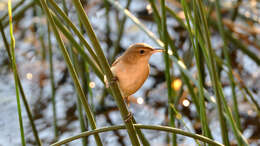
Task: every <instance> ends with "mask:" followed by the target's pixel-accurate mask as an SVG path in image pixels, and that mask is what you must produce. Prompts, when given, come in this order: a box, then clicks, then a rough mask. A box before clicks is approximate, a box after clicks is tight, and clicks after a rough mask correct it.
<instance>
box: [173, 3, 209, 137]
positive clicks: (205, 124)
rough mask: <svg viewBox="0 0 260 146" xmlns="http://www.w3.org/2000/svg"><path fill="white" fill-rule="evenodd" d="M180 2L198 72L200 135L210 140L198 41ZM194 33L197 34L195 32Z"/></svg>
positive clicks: (186, 7)
mask: <svg viewBox="0 0 260 146" xmlns="http://www.w3.org/2000/svg"><path fill="white" fill-rule="evenodd" d="M181 2H182V6H183V9H184V14H185V18H186V22H187V26H186V27H185V28H186V29H187V30H188V32H189V35H190V41H191V43H192V46H193V49H194V54H195V59H196V68H197V71H198V88H199V97H200V99H199V113H200V121H201V125H202V134H203V135H205V136H207V137H210V138H212V136H211V134H210V129H209V127H208V122H207V116H206V115H207V114H206V106H205V97H204V91H203V79H202V71H201V68H200V66H203V64H201V61H200V57H199V48H198V47H199V45H198V40H197V38H196V37H195V36H194V35H193V33H192V29H191V26H190V20H189V19H190V18H191V17H192V15H191V12H190V10H189V8H188V6H187V4H186V2H185V1H181ZM169 10H170V9H169ZM171 13H174V12H173V11H172V12H171ZM176 16H177V15H176ZM179 20H180V19H179ZM194 21H196V17H195V20H194ZM182 23H183V22H182V21H181V24H182ZM183 24H184V23H183ZM195 27H196V23H195ZM195 33H197V31H195ZM194 39H195V40H194Z"/></svg>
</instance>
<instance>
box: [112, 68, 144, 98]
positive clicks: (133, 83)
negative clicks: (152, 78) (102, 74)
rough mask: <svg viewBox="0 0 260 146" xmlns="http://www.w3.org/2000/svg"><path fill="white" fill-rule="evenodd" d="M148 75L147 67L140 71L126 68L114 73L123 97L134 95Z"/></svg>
mask: <svg viewBox="0 0 260 146" xmlns="http://www.w3.org/2000/svg"><path fill="white" fill-rule="evenodd" d="M148 75H149V66H146V67H145V68H142V69H135V68H132V69H130V68H128V69H127V70H126V69H123V70H120V72H116V76H117V78H118V80H119V86H120V89H121V92H122V93H123V96H124V97H128V96H130V95H132V94H134V93H135V92H136V91H137V90H138V89H139V88H141V86H142V85H143V84H144V82H145V80H146V79H147V77H148Z"/></svg>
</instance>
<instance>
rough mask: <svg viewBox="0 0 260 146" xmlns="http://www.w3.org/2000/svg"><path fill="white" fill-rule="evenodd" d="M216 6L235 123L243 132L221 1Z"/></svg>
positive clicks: (217, 0) (217, 1) (216, 2)
mask: <svg viewBox="0 0 260 146" xmlns="http://www.w3.org/2000/svg"><path fill="white" fill-rule="evenodd" d="M215 6H216V11H217V19H218V20H217V22H218V28H219V32H220V35H221V37H222V40H223V42H224V47H223V51H224V55H225V59H226V62H227V67H228V72H227V73H228V78H229V82H230V84H231V90H232V99H233V111H234V117H235V121H236V124H237V127H238V129H240V130H241V122H240V117H239V110H238V104H237V96H236V91H235V88H236V87H235V81H234V77H233V73H232V66H231V60H230V57H229V56H230V55H229V52H228V46H227V41H226V36H225V32H224V25H223V22H222V17H221V12H220V11H221V10H220V4H219V0H216V1H215Z"/></svg>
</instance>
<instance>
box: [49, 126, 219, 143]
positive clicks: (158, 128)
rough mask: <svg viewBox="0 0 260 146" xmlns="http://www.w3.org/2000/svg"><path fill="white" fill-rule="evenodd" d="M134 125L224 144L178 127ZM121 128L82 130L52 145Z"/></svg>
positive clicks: (138, 127) (121, 127) (123, 127)
mask: <svg viewBox="0 0 260 146" xmlns="http://www.w3.org/2000/svg"><path fill="white" fill-rule="evenodd" d="M134 126H135V127H136V128H137V129H146V130H158V131H165V132H170V133H175V134H180V135H183V136H187V137H190V138H193V139H197V140H200V141H202V142H206V143H208V144H212V145H214V146H224V145H223V144H221V143H219V142H217V141H214V140H212V139H209V138H207V137H204V136H202V135H199V134H194V133H190V132H186V131H184V130H181V129H178V128H172V127H168V126H158V125H141V124H134ZM121 129H126V127H125V125H117V126H110V127H103V128H99V129H96V130H92V131H86V132H82V133H80V134H78V135H75V136H72V137H69V138H66V139H64V140H62V141H59V142H57V143H54V144H52V145H51V146H60V145H62V144H67V143H69V142H71V141H74V140H76V139H79V138H82V137H84V136H89V135H93V134H97V133H102V132H107V131H114V130H121Z"/></svg>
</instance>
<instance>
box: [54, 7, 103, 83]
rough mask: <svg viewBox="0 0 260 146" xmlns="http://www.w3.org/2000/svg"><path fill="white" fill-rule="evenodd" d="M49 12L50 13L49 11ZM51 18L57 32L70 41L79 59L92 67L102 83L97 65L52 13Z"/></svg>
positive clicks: (101, 74) (101, 76) (100, 72)
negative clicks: (79, 56)
mask: <svg viewBox="0 0 260 146" xmlns="http://www.w3.org/2000/svg"><path fill="white" fill-rule="evenodd" d="M50 12H51V11H50ZM51 14H52V16H53V18H54V21H55V23H56V25H57V27H58V28H59V30H60V31H61V32H62V33H63V34H64V36H65V37H66V38H67V39H68V40H69V41H70V43H71V44H72V45H73V46H74V47H75V49H76V50H77V51H78V52H79V54H80V55H81V57H82V58H83V59H84V60H86V62H87V63H88V64H89V65H90V66H91V67H92V69H93V71H94V72H95V74H96V75H97V76H98V78H99V79H100V80H101V81H102V82H103V78H104V77H103V73H102V71H101V70H100V68H99V67H98V65H97V64H96V63H95V62H93V59H92V58H91V57H89V56H88V55H87V54H86V52H85V51H84V50H83V48H82V47H81V46H80V45H79V44H78V43H77V41H76V40H75V39H74V37H73V36H72V35H71V33H70V32H69V30H68V29H67V28H65V27H64V25H63V24H62V23H61V21H60V20H59V19H58V18H57V17H56V16H55V15H54V13H52V12H51Z"/></svg>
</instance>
